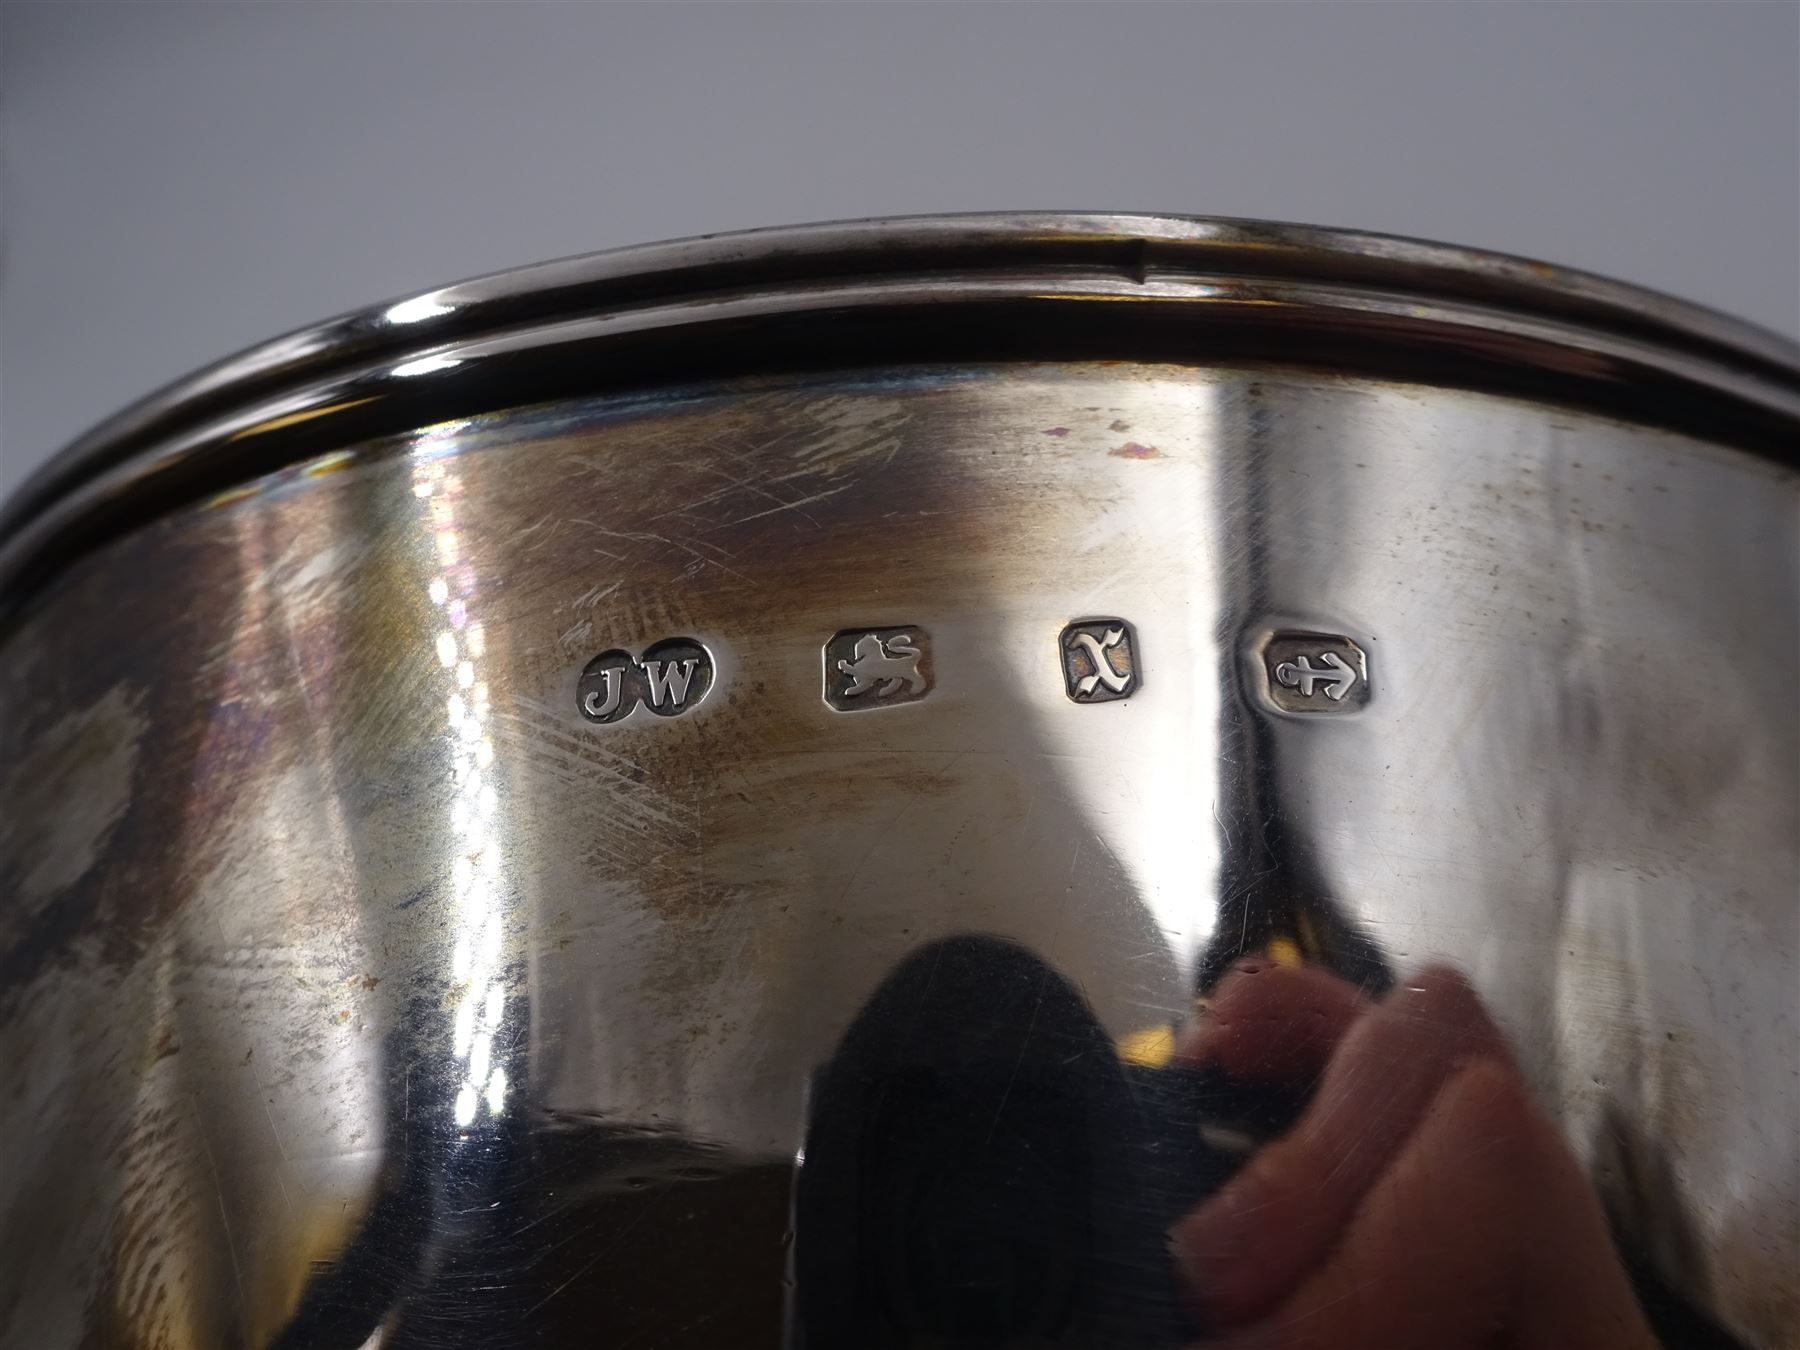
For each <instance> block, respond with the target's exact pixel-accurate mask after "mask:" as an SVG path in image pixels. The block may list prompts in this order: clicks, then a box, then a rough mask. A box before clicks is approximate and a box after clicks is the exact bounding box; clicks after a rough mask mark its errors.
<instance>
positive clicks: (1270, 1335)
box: [1216, 1060, 1654, 1350]
mask: <svg viewBox="0 0 1800 1350" xmlns="http://www.w3.org/2000/svg"><path fill="white" fill-rule="evenodd" d="M1577 1211H1582V1212H1579V1213H1578V1212H1577ZM1497 1344H1506V1345H1509V1346H1522V1347H1533V1348H1536V1347H1543V1348H1544V1350H1552V1348H1554V1350H1637V1348H1639V1347H1642V1348H1645V1350H1647V1348H1648V1347H1651V1346H1653V1345H1654V1342H1653V1341H1652V1340H1651V1339H1650V1337H1649V1333H1648V1331H1647V1329H1646V1328H1645V1326H1644V1324H1643V1321H1642V1319H1641V1318H1640V1317H1639V1315H1638V1313H1637V1309H1636V1305H1635V1304H1634V1303H1633V1301H1632V1298H1631V1295H1630V1292H1629V1289H1628V1287H1627V1286H1626V1283H1625V1279H1624V1275H1623V1273H1622V1272H1621V1271H1620V1270H1619V1267H1618V1263H1617V1261H1616V1259H1614V1257H1613V1255H1612V1252H1611V1248H1610V1246H1609V1243H1608V1239H1607V1237H1606V1232H1605V1228H1604V1223H1603V1221H1601V1220H1600V1218H1599V1215H1598V1210H1597V1208H1596V1207H1595V1206H1594V1204H1593V1201H1592V1198H1591V1196H1589V1195H1588V1193H1587V1191H1586V1187H1585V1185H1584V1183H1582V1181H1581V1179H1580V1176H1579V1173H1577V1172H1576V1171H1575V1170H1574V1168H1573V1165H1572V1163H1570V1162H1569V1161H1568V1159H1567V1156H1566V1154H1564V1153H1563V1152H1562V1149H1561V1146H1560V1144H1559V1143H1558V1142H1557V1140H1556V1139H1555V1136H1554V1134H1553V1132H1552V1131H1551V1130H1550V1127H1549V1126H1548V1124H1546V1123H1545V1122H1544V1121H1543V1119H1542V1118H1541V1117H1540V1116H1539V1115H1538V1114H1537V1111H1536V1108H1534V1107H1533V1106H1532V1104H1531V1102H1530V1101H1529V1099H1528V1098H1527V1095H1526V1093H1525V1089H1524V1086H1523V1084H1522V1083H1521V1082H1520V1080H1519V1077H1518V1075H1517V1074H1516V1073H1515V1072H1514V1071H1513V1070H1511V1069H1510V1068H1507V1067H1504V1066H1502V1065H1500V1064H1498V1063H1496V1062H1494V1061H1491V1060H1488V1061H1483V1062H1478V1063H1476V1064H1473V1065H1470V1066H1469V1067H1467V1068H1464V1069H1462V1070H1461V1071H1459V1072H1458V1073H1456V1074H1455V1075H1454V1076H1453V1077H1452V1078H1451V1080H1450V1081H1449V1082H1448V1083H1447V1084H1446V1085H1445V1087H1444V1089H1443V1091H1442V1092H1441V1093H1440V1094H1439V1095H1438V1097H1437V1098H1436V1100H1434V1101H1433V1103H1432V1105H1431V1107H1430V1108H1429V1110H1428V1113H1427V1115H1426V1118H1425V1119H1424V1121H1423V1122H1422V1123H1421V1124H1420V1127H1419V1130H1418V1132H1417V1133H1416V1134H1415V1135H1414V1136H1413V1138H1412V1139H1411V1140H1410V1141H1409V1142H1408V1144H1407V1145H1406V1147H1405V1148H1404V1149H1403V1150H1402V1152H1401V1154H1400V1156H1399V1157H1398V1158H1397V1159H1396V1160H1395V1162H1394V1165H1393V1167H1392V1168H1390V1169H1389V1170H1388V1171H1387V1173H1386V1174H1385V1175H1384V1176H1383V1177H1382V1179H1381V1180H1380V1182H1379V1183H1377V1185H1376V1186H1375V1187H1374V1189H1373V1190H1371V1191H1370V1192H1369V1194H1368V1196H1367V1197H1366V1198H1365V1200H1364V1202H1363V1204H1362V1206H1361V1207H1360V1209H1359V1210H1358V1212H1357V1216H1356V1218H1355V1220H1354V1221H1353V1222H1352V1224H1351V1225H1350V1227H1349V1229H1348V1231H1347V1232H1346V1234H1345V1238H1344V1241H1343V1243H1342V1245H1341V1246H1340V1247H1339V1248H1338V1250H1337V1252H1336V1254H1335V1255H1334V1256H1333V1257H1332V1258H1331V1259H1330V1260H1329V1261H1328V1262H1327V1263H1326V1264H1325V1265H1324V1267H1323V1268H1322V1269H1320V1270H1319V1271H1318V1272H1317V1273H1316V1274H1315V1275H1313V1276H1312V1277H1311V1278H1310V1279H1308V1280H1307V1281H1306V1282H1305V1283H1304V1284H1302V1285H1301V1286H1300V1288H1299V1289H1298V1290H1297V1291H1295V1293H1294V1295H1293V1297H1292V1298H1290V1299H1289V1300H1288V1301H1287V1302H1285V1303H1284V1304H1283V1305H1282V1306H1281V1308H1280V1310H1279V1311H1277V1312H1276V1313H1275V1314H1274V1315H1273V1316H1272V1317H1270V1318H1269V1319H1268V1320H1267V1321H1265V1322H1262V1323H1259V1324H1258V1325H1256V1326H1255V1327H1249V1328H1244V1329H1242V1330H1240V1331H1239V1332H1237V1333H1235V1334H1233V1335H1231V1336H1228V1337H1227V1338H1226V1339H1225V1340H1224V1341H1222V1342H1219V1343H1217V1345H1216V1350H1265V1348H1272V1347H1279V1348H1280V1350H1325V1347H1328V1346H1329V1347H1332V1350H1465V1348H1467V1350H1474V1348H1475V1347H1488V1346H1493V1345H1497Z"/></svg>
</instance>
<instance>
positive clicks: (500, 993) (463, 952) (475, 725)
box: [396, 363, 507, 1131]
mask: <svg viewBox="0 0 1800 1350" xmlns="http://www.w3.org/2000/svg"><path fill="white" fill-rule="evenodd" d="M420 364H423V363H420ZM396 373H401V372H398V371H397V372H396ZM453 429H454V428H446V429H439V430H437V431H435V432H432V433H427V434H426V437H425V439H424V441H423V442H422V443H421V445H420V446H419V447H418V448H417V449H416V450H415V452H414V454H415V458H416V461H417V462H416V463H415V464H414V467H413V495H414V496H415V497H417V498H418V499H419V501H420V503H421V505H422V507H423V513H422V514H423V518H424V524H425V525H426V527H427V529H428V530H429V532H430V534H431V540H432V547H433V551H434V554H435V559H434V560H435V563H436V566H435V567H434V568H433V575H432V576H431V578H430V580H429V582H428V583H427V584H426V587H425V594H426V598H427V599H428V600H429V601H430V603H431V605H432V609H433V613H434V615H435V616H436V618H437V625H436V626H437V629H438V631H437V634H436V638H435V641H434V646H435V649H436V655H437V660H438V665H439V667H440V668H441V669H442V671H443V672H444V674H443V680H444V683H443V684H442V685H440V686H439V692H438V693H437V695H436V697H437V698H439V699H440V700H441V706H442V707H443V709H444V712H445V728H446V734H447V739H448V742H449V749H450V761H451V762H450V775H449V782H450V788H451V796H450V807H449V814H450V821H449V823H450V837H451V838H452V839H453V840H454V841H455V843H454V845H453V847H454V849H455V853H454V855H453V857H452V859H451V863H450V888H451V900H452V906H451V908H452V911H453V916H454V917H453V920H452V922H453V923H454V926H455V933H454V936H453V938H452V942H451V954H450V978H451V981H452V984H453V987H454V991H453V997H454V1000H455V1007H456V1012H455V1015H454V1017H453V1018H452V1021H451V1028H450V1050H451V1055H452V1059H453V1063H452V1066H451V1071H452V1073H453V1074H454V1076H455V1078H456V1079H457V1080H458V1081H459V1086H458V1088H457V1093H456V1098H455V1102H454V1105H453V1108H452V1109H453V1113H454V1116H455V1121H456V1126H457V1128H458V1129H459V1130H464V1131H467V1130H470V1129H473V1128H476V1127H477V1126H479V1125H481V1124H483V1123H491V1122H492V1120H493V1119H495V1118H497V1117H498V1116H499V1115H500V1114H501V1112H502V1111H503V1110H504V1109H505V1106H506V1092H507V1078H506V1070H505V1069H504V1068H503V1067H502V1066H501V1064H500V1063H499V1062H498V1061H499V1060H500V1058H501V1056H500V1055H499V1054H498V1053H497V1052H496V1045H495V1040H496V1037H497V1036H498V1035H499V1033H500V1031H501V1024H502V1020H503V1019H504V1017H505V1014H506V990H505V986H504V983H503V980H502V971H501V969H500V957H501V947H502V937H503V930H504V916H503V915H502V913H501V905H500V894H501V884H500V883H501V880H502V875H503V864H502V860H501V855H500V844H499V841H498V839H496V838H495V835H494V830H493V821H494V815H495V812H496V811H497V809H498V806H499V793H498V789H497V786H496V784H495V782H494V776H493V774H492V773H491V772H490V769H491V766H492V765H493V762H494V745H493V740H492V737H491V734H490V730H489V726H488V712H489V704H488V685H487V681H486V680H485V679H483V678H482V672H481V669H480V665H479V663H480V661H481V660H482V658H483V656H484V655H485V654H486V651H487V635H486V631H485V630H484V629H483V627H482V626H481V625H480V624H479V623H476V622H474V620H473V618H472V615H473V612H474V610H475V605H476V595H475V574H474V570H473V569H472V568H471V567H470V566H469V565H468V563H467V561H466V560H465V559H464V558H463V557H462V555H461V552H460V549H459V540H458V539H457V535H456V528H455V527H456V507H457V502H458V499H459V498H460V497H461V495H462V480H461V478H460V476H459V475H457V474H456V473H455V472H453V471H452V469H451V468H450V464H449V462H448V461H447V460H445V459H443V458H440V457H438V453H437V452H438V451H440V450H441V449H443V448H445V446H444V438H445V436H446V435H447V434H448V431H450V430H453ZM502 1044H504V1042H502ZM484 1110H485V1112H486V1117H487V1119H486V1121H485V1122H484V1120H483V1112H484Z"/></svg>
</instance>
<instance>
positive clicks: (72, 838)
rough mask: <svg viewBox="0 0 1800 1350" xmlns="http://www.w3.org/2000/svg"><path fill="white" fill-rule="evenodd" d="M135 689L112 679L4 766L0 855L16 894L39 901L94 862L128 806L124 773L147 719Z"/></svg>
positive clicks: (131, 765)
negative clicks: (7, 806) (11, 872)
mask: <svg viewBox="0 0 1800 1350" xmlns="http://www.w3.org/2000/svg"><path fill="white" fill-rule="evenodd" d="M142 702H143V695H142V693H141V692H139V691H134V690H132V689H130V688H128V687H127V686H126V685H123V684H116V685H114V686H113V687H112V688H111V689H109V690H107V692H106V693H105V694H103V695H101V696H100V698H98V699H96V700H95V701H94V702H93V703H91V704H89V705H88V706H87V707H86V708H82V709H79V710H77V711H75V712H72V713H69V714H67V715H66V716H64V717H61V718H59V719H58V720H56V721H55V722H52V723H51V724H50V725H49V726H47V727H45V728H44V730H43V731H41V732H39V733H38V735H37V736H36V737H35V738H33V739H32V740H31V741H30V742H28V744H27V746H26V749H25V753H24V754H23V755H22V756H21V757H20V759H19V760H18V762H17V763H15V764H14V765H13V766H12V768H11V770H10V771H9V772H8V773H7V776H6V782H5V785H4V787H0V801H6V802H10V803H12V804H13V805H12V809H11V811H10V812H8V814H7V817H6V818H5V819H0V856H3V857H7V858H9V859H11V860H12V863H13V867H14V868H16V869H17V871H16V873H15V875H16V876H17V877H18V878H19V881H18V886H19V892H18V893H19V894H20V895H21V896H22V897H23V898H24V899H26V900H28V901H37V902H42V901H46V900H48V899H50V898H52V897H53V896H55V895H57V894H58V893H60V892H61V891H64V890H66V889H67V888H68V887H70V886H72V885H74V884H75V882H77V881H79V880H80V879H81V878H82V877H83V876H85V875H86V874H87V872H88V871H89V870H90V869H91V868H92V867H93V866H94V865H95V864H96V863H97V862H99V861H100V856H101V854H102V852H103V851H104V850H105V847H106V841H107V837H108V836H109V835H110V834H111V833H112V831H113V828H114V826H116V825H117V824H118V823H119V821H120V819H121V818H122V817H123V816H124V815H125V811H126V809H127V808H128V807H129V806H130V805H131V781H132V774H133V772H134V771H135V770H136V768H137V759H138V747H139V742H140V741H141V740H142V738H143V735H144V732H145V731H146V730H148V728H149V719H148V718H146V717H145V716H144V715H143V714H142V713H141V712H140V711H139V708H140V706H141V704H142Z"/></svg>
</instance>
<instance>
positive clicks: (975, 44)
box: [0, 0, 1800, 492]
mask: <svg viewBox="0 0 1800 1350" xmlns="http://www.w3.org/2000/svg"><path fill="white" fill-rule="evenodd" d="M0 134H3V135H4V170H3V176H0V188H3V190H4V201H3V204H0V231H3V238H0V246H3V252H0V492H4V491H6V490H8V489H10V488H11V487H12V486H14V485H16V484H17V482H18V481H19V480H20V479H21V478H22V477H23V476H24V475H25V474H26V473H27V472H29V471H30V470H31V469H32V468H34V467H35V466H36V465H37V464H39V463H41V462H42V460H43V459H44V458H45V457H46V456H47V455H48V454H50V453H51V452H52V451H53V450H54V449H56V448H58V447H59V446H60V445H61V444H62V443H64V442H66V441H68V440H69V439H70V438H72V437H73V436H75V435H76V434H77V433H79V432H80V431H82V430H83V429H85V428H86V427H87V426H89V425H91V424H92V423H93V422H95V421H97V420H99V419H100V418H102V417H104V416H106V415H107V414H109V413H111V412H113V411H115V410H116V409H118V408H119V407H120V406H122V405H123V404H125V403H126V402H128V401H130V400H131V399H133V398H136V397H138V396H139V395H141V394H144V393H147V392H148V391H150V390H151V389H153V388H155V387H156V386H158V385H160V384H162V383H164V382H165V381H168V380H170V379H173V378H175V377H177V376H179V375H182V374H184V373H186V372H187V371H189V370H190V369H192V368H194V367H196V366H198V365H201V364H204V363H206V362H209V361H211V360H213V359H215V358H217V357H220V356H223V355H226V354H228V353H229V352H231V351H233V350H235V349H237V348H239V347H243V346H245V345H248V344H250V343H253V342H256V341H259V340H261V339H264V338H267V337H272V336H274V335H276V334H277V333H280V332H282V331H284V330H287V329H290V328H293V327H296V326H299V325H301V324H305V323H308V322H311V321H313V320H317V319H321V318H325V317H328V316H329V315H331V314H334V313H336V312H339V311H342V310H345V309H349V308H355V307H360V306H363V305H366V304H369V303H372V302H374V301H377V300H380V299H383V298H386V297H389V296H392V295H395V294H397V293H403V292H408V291H414V290H419V289H424V288H427V287H430V286H434V285H437V284H440V283H444V282H447V281H452V280H455V279H458V278H461V277H464V276H467V275H470V274H473V273H480V272H485V271H490V270H494V269H498V268H503V267H508V266H512V265H515V264H519V263H526V262H532V261H537V260H540V259H543V258H547V257H553V256H557V255H562V254H568V253H577V252H585V251H587V250H591V249H598V248H608V247H612V246H615V245H620V244H628V243H636V242H641V241H645V240H652V239H658V238H665V237H669V236H675V235H684V234H695V233H702V232H708V231H713V230H722V229H736V228H740V227H745V226H754V225H768V224H779V223H784V222H792V221H801V220H811V219H822V218H833V217H845V216H864V215H881V214H889V213H897V212H913V211H956V210H979V209H989V208H1006V209H1013V208H1029V207H1077V208H1099V209H1132V210H1162V211H1184V212H1185V211H1191V212H1207V213H1218V214H1230V215H1254V216H1266V217H1275V218H1286V219H1294V220H1304V221H1310V222H1315V223H1321V224H1335V225H1348V226H1360V227H1365V228H1372V229H1381V230H1392V231H1397V232H1402V233H1408V234H1418V235H1424V236H1428V237H1435V238H1441V239H1445V240H1449V241H1452V242H1456V243H1464V244H1474V245H1481V246H1486V247H1491V248H1498V249H1504V250H1508V251H1511V252H1518V253H1526V254H1531V255H1535V256H1539V257H1543V258H1546V259H1549V260H1551V261H1555V262H1559V263H1566V264H1572V265H1575V266H1578V267H1585V268H1589V269H1593V270H1597V271H1602V272H1607V273H1611V274H1613V275H1615V276H1619V277H1623V278H1625V279H1627V280H1631V281H1636V282H1639V283H1642V284H1647V285H1650V286H1654V287H1658V288H1661V289H1664V290H1668V291H1672V292H1675V293H1677V294H1680V295H1683V296H1685V297H1688V298H1690V299H1695V300H1699V301H1702V302H1705V303H1708V304H1711V305H1714V306H1717V307H1719V308H1722V309H1725V310H1729V311H1732V312H1735V313H1737V314H1739V315H1741V316H1744V317H1747V318H1750V319H1754V320H1757V321H1759V322H1761V323H1763V324H1765V325H1768V326H1770V327H1773V328H1776V329H1780V330H1783V331H1786V332H1788V333H1796V332H1800V6H1797V5H1795V4H1793V3H1791V2H1790V3H1772V4H1761V3H1747V2H1745V0H1715V2H1714V3H1693V4H1689V3H1667V4H1652V3H1631V2H1630V0H1590V2H1589V3H1581V4H1548V3H1541V4H1540V3H1524V2H1522V0H1514V2H1509V3H1454V2H1453V0H1441V2H1437V3H1387V2H1385V0H1379V2H1376V0H1364V2H1363V3H1337V4H1322V5H1315V4H1303V3H1279V2H1277V0H1263V2H1262V3H1247V4H1206V3H1193V4H1166V5H1135V4H1107V3H1070V4H1031V3H987V4H976V3H959V4H932V3H894V4H874V3H848V2H845V3H834V4H770V3H761V2H760V0H741V2H740V3H728V4H697V3H692V4H690V3H674V2H673V0H667V2H665V3H651V4H543V3H518V2H516V3H505V4H502V3H494V4H483V3H462V4H431V3H423V2H415V3H399V2H397V0H396V2H392V3H380V4H352V3H330V2H326V0H320V2H318V3H306V4H299V3H264V4H248V3H243V4H236V3H234V4H188V5H170V4H161V3H84V2H82V0H60V3H54V4H47V5H40V4H35V3H25V2H23V0H5V4H4V8H3V9H0Z"/></svg>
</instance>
